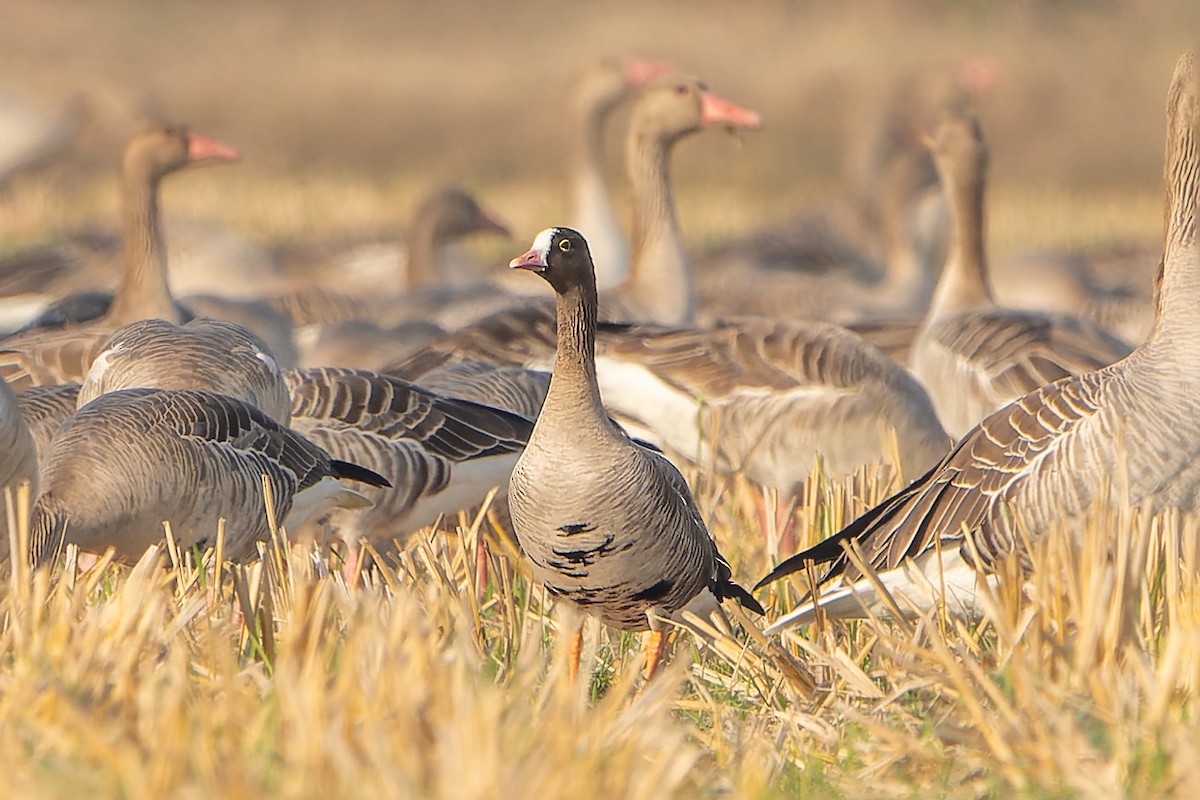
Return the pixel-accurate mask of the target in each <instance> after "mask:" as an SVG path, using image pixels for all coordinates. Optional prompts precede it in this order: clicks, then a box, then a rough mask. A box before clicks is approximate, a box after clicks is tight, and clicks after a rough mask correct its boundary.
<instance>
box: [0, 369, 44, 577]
mask: <svg viewBox="0 0 1200 800" xmlns="http://www.w3.org/2000/svg"><path fill="white" fill-rule="evenodd" d="M37 457H38V454H37V448H36V446H35V444H34V441H33V437H32V436H31V435H30V432H29V426H28V425H27V424H26V422H25V419H24V418H23V417H22V415H21V409H20V407H19V406H18V404H17V398H16V397H15V396H14V395H13V391H12V389H10V388H9V387H8V384H7V383H5V382H4V379H3V378H0V535H2V536H3V539H4V541H2V542H0V557H3V556H4V555H7V554H8V536H9V530H8V512H7V509H6V508H5V507H4V506H5V503H4V490H5V489H11V490H13V491H14V492H15V491H16V490H17V489H18V488H19V487H20V486H21V485H22V484H28V485H29V491H30V493H31V494H30V497H34V496H36V494H37V477H38V458H37ZM14 499H15V496H14ZM14 512H15V509H14Z"/></svg>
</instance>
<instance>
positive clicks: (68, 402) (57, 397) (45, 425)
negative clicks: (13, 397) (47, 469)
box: [17, 383, 79, 464]
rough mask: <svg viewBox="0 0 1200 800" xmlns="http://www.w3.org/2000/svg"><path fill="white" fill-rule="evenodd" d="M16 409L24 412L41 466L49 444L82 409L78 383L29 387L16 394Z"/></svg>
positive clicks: (23, 415)
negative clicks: (59, 430) (62, 427)
mask: <svg viewBox="0 0 1200 800" xmlns="http://www.w3.org/2000/svg"><path fill="white" fill-rule="evenodd" d="M17 406H18V407H19V408H20V409H21V416H22V417H23V418H24V419H25V424H26V425H28V426H29V433H30V434H31V435H32V436H33V444H34V446H35V447H36V448H37V454H38V463H39V464H44V463H45V462H46V457H47V455H48V454H49V453H50V442H51V441H52V440H53V439H54V434H55V433H57V432H58V429H59V426H61V425H62V424H63V423H64V422H66V421H67V417H69V416H71V415H72V414H74V413H75V409H76V408H78V407H79V384H78V383H56V384H50V385H48V386H30V387H29V388H28V389H26V390H25V391H23V392H21V393H20V394H19V395H17Z"/></svg>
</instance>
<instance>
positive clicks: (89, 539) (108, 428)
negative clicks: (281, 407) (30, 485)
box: [30, 389, 386, 564]
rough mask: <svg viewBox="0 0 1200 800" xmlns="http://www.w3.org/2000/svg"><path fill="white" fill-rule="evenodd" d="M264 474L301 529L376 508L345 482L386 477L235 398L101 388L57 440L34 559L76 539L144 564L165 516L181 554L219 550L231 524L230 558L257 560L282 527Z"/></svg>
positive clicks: (36, 518) (36, 525) (45, 478)
mask: <svg viewBox="0 0 1200 800" xmlns="http://www.w3.org/2000/svg"><path fill="white" fill-rule="evenodd" d="M264 475H265V476H267V479H268V480H269V484H270V487H271V493H272V498H273V501H274V509H275V519H274V520H273V522H274V523H275V524H288V525H291V526H295V525H299V524H300V523H301V522H302V521H303V520H304V519H306V518H307V517H308V516H310V515H312V514H314V513H319V512H324V511H325V510H327V509H328V508H329V507H331V506H337V505H352V506H363V505H367V504H368V503H369V501H368V500H366V499H365V498H364V497H363V496H362V495H361V494H359V493H358V492H357V491H354V490H352V489H351V488H349V487H348V486H345V485H343V484H341V483H340V482H339V480H338V479H351V480H354V481H358V482H360V483H362V484H363V485H376V486H381V485H385V484H386V480H384V479H383V478H381V477H380V476H379V475H378V474H376V473H374V472H371V471H370V470H369V469H365V468H363V467H360V466H357V465H355V464H350V463H346V462H342V461H337V460H334V459H331V458H330V457H329V454H328V453H326V452H325V451H324V450H322V449H321V448H320V447H318V446H317V445H315V444H313V443H312V442H310V441H308V440H307V439H305V438H304V437H303V436H301V435H300V434H298V433H296V432H295V431H292V430H289V429H288V428H285V427H283V426H282V425H280V424H279V423H277V422H275V421H274V420H273V419H271V418H270V417H268V416H267V415H266V414H264V413H263V412H261V411H259V410H258V409H257V408H255V407H254V406H252V405H250V404H248V403H244V402H242V401H240V400H235V399H234V398H232V397H226V396H224V395H219V394H214V393H212V392H201V391H192V390H168V389H124V390H121V391H117V392H110V393H108V394H105V395H101V396H100V397H97V398H96V399H95V400H93V401H92V402H90V403H88V404H87V405H86V406H84V407H83V408H81V409H79V410H78V411H76V412H75V413H74V414H73V415H72V416H71V417H70V418H68V419H67V421H66V422H65V423H64V424H63V426H62V427H61V428H60V429H59V431H58V433H57V434H56V435H55V437H54V440H53V442H52V443H51V447H50V454H49V457H48V458H47V459H46V463H45V464H43V465H42V471H41V481H40V484H41V488H40V494H39V496H38V499H37V503H36V504H35V505H34V509H33V521H32V525H31V528H30V542H31V553H30V557H31V559H32V561H33V563H35V564H40V563H44V562H45V561H46V560H47V559H49V558H51V557H52V556H53V555H54V553H55V552H56V551H57V550H58V549H59V548H60V547H61V546H62V544H63V543H64V542H66V543H74V544H76V545H78V546H79V548H80V549H82V550H85V551H89V552H103V551H104V550H106V549H107V548H109V547H112V548H113V549H114V550H115V552H116V556H117V558H119V559H121V560H123V561H135V560H137V559H138V558H139V557H140V556H141V555H142V553H144V552H145V550H146V548H147V547H149V546H150V545H151V544H153V543H155V542H158V541H161V540H162V539H163V538H164V535H165V534H164V529H163V522H164V520H165V521H167V522H169V523H170V525H171V531H172V535H173V536H174V538H175V541H176V542H177V543H178V545H179V546H180V547H181V548H183V549H190V548H192V547H205V546H210V545H215V544H216V542H217V532H218V521H219V520H224V526H225V527H224V530H225V542H224V548H225V549H224V552H225V555H226V557H228V558H230V559H233V560H245V559H247V558H251V557H253V556H254V555H255V543H256V542H258V541H261V540H263V539H264V537H266V536H267V534H268V532H269V530H270V524H271V522H272V521H269V520H268V517H267V512H266V504H265V501H264V490H263V476H264Z"/></svg>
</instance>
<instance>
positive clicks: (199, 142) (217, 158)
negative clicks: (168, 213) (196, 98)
mask: <svg viewBox="0 0 1200 800" xmlns="http://www.w3.org/2000/svg"><path fill="white" fill-rule="evenodd" d="M237 159H238V153H237V151H236V150H234V149H233V148H232V147H230V146H229V145H227V144H223V143H222V142H218V141H217V140H215V139H210V138H208V137H207V136H203V135H201V134H199V133H196V132H195V131H190V130H188V129H187V128H185V127H181V126H176V125H156V126H154V127H150V128H146V129H145V130H143V131H140V132H139V133H136V134H134V135H133V137H131V138H130V140H129V142H128V143H127V144H126V145H125V152H124V155H123V156H122V159H121V169H122V172H124V173H125V175H126V176H128V177H132V178H136V179H142V180H145V181H147V182H150V183H156V182H158V181H159V180H161V179H162V178H164V177H166V176H167V175H170V174H171V173H172V172H175V171H176V170H179V169H182V168H183V167H186V166H189V165H191V164H209V163H224V162H228V161H236V160H237Z"/></svg>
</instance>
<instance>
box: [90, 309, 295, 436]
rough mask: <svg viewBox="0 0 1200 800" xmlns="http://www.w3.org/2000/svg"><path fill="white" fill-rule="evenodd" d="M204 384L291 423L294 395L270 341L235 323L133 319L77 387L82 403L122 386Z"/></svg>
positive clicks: (192, 386) (197, 386) (189, 386)
mask: <svg viewBox="0 0 1200 800" xmlns="http://www.w3.org/2000/svg"><path fill="white" fill-rule="evenodd" d="M139 387H144V388H150V389H203V390H205V391H210V392H216V393H217V394H223V395H227V396H229V397H234V398H237V399H238V400H241V401H243V402H246V403H250V404H251V405H253V406H257V407H258V409H259V410H261V411H263V412H264V413H265V414H266V415H267V416H268V417H270V418H271V419H273V420H275V421H276V422H278V423H280V424H282V425H287V424H288V419H289V416H290V414H291V406H292V398H291V395H290V394H289V393H288V385H287V383H286V381H284V379H283V372H282V371H281V370H280V369H279V365H278V364H277V363H276V362H275V359H274V357H273V356H272V355H271V353H270V352H269V351H268V349H267V346H266V345H265V344H263V343H262V341H261V340H259V338H258V337H257V336H255V335H254V334H252V333H250V331H248V330H246V329H245V328H243V327H242V326H240V325H235V324H233V323H232V322H221V321H219V320H212V319H199V320H192V321H191V322H188V323H185V324H183V325H176V324H175V323H173V322H167V321H166V320H163V319H144V320H139V321H138V322H131V323H130V324H128V325H126V326H125V327H123V328H121V329H120V330H118V331H117V332H116V333H114V334H113V335H112V337H110V338H109V339H108V341H107V342H106V343H105V344H104V347H103V349H102V350H101V351H100V352H99V354H97V356H96V360H95V361H94V362H93V363H92V366H91V368H90V369H89V370H88V374H87V377H86V378H85V379H84V381H83V387H82V388H81V389H80V390H79V401H78V402H79V406H80V407H81V408H82V407H83V406H85V405H87V403H89V402H91V401H92V400H94V399H95V398H96V397H98V396H100V395H102V394H106V393H108V392H113V391H116V390H118V389H136V388H139Z"/></svg>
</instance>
